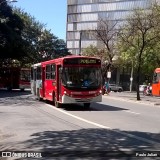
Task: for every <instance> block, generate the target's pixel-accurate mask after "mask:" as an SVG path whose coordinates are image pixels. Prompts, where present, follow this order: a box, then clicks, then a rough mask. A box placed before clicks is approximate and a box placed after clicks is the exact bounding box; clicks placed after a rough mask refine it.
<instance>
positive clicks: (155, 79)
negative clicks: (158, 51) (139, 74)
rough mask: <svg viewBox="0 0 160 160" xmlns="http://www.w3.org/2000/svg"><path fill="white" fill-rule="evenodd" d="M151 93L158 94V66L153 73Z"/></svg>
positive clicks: (159, 76)
mask: <svg viewBox="0 0 160 160" xmlns="http://www.w3.org/2000/svg"><path fill="white" fill-rule="evenodd" d="M152 95H153V96H160V68H156V69H155V71H154V75H153V82H152Z"/></svg>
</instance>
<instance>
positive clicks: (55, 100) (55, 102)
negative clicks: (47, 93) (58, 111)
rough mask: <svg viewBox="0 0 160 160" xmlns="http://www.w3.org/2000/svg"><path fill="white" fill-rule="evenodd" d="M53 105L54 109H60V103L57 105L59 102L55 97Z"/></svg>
mask: <svg viewBox="0 0 160 160" xmlns="http://www.w3.org/2000/svg"><path fill="white" fill-rule="evenodd" d="M54 105H55V107H57V108H60V107H61V103H59V102H58V101H57V98H56V96H54Z"/></svg>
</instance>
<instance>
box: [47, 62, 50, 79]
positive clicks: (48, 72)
mask: <svg viewBox="0 0 160 160" xmlns="http://www.w3.org/2000/svg"><path fill="white" fill-rule="evenodd" d="M46 79H51V65H47V66H46Z"/></svg>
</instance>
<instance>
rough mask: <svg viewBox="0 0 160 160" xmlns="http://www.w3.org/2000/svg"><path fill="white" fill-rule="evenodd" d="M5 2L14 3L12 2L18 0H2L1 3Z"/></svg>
mask: <svg viewBox="0 0 160 160" xmlns="http://www.w3.org/2000/svg"><path fill="white" fill-rule="evenodd" d="M5 2H8V3H12V2H17V1H16V0H8V1H6V0H2V1H1V2H0V5H1V4H3V3H5Z"/></svg>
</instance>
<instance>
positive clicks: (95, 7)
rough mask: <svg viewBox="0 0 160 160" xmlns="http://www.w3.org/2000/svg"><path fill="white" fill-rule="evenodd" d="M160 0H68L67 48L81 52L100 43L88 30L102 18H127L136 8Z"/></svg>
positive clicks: (73, 51)
mask: <svg viewBox="0 0 160 160" xmlns="http://www.w3.org/2000/svg"><path fill="white" fill-rule="evenodd" d="M155 1H160V0H68V1H67V27H66V30H67V32H66V42H67V48H68V49H69V50H70V52H71V53H72V54H79V53H80V52H81V50H82V49H83V48H86V47H88V46H89V45H91V44H92V45H95V46H97V47H98V46H99V45H100V43H99V42H98V41H97V40H96V39H95V38H94V37H93V36H92V35H91V34H90V33H88V32H86V31H88V30H94V29H95V28H96V27H97V25H98V20H99V19H100V18H106V17H107V19H110V20H121V21H123V20H125V18H126V16H127V15H128V14H130V13H132V10H133V9H134V8H143V9H147V8H148V7H149V6H150V5H151V4H152V3H153V2H155Z"/></svg>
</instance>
